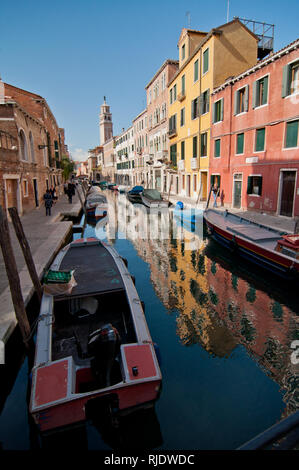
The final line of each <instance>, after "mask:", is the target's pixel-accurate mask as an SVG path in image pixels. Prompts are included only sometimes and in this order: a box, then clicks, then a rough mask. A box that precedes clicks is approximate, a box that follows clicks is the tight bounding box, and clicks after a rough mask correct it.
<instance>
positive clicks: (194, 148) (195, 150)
mask: <svg viewBox="0 0 299 470" xmlns="http://www.w3.org/2000/svg"><path fill="white" fill-rule="evenodd" d="M196 157H197V137H193V158H196Z"/></svg>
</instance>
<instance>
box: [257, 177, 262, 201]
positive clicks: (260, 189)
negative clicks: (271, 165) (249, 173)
mask: <svg viewBox="0 0 299 470" xmlns="http://www.w3.org/2000/svg"><path fill="white" fill-rule="evenodd" d="M262 186H263V177H262V176H260V177H259V192H258V195H259V196H261V195H262Z"/></svg>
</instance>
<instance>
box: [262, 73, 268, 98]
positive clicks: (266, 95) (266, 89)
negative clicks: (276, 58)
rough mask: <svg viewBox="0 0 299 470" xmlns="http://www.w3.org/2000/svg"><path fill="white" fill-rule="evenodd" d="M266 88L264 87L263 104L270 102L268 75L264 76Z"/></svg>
mask: <svg viewBox="0 0 299 470" xmlns="http://www.w3.org/2000/svg"><path fill="white" fill-rule="evenodd" d="M263 82H264V88H263V97H262V104H267V102H268V76H267V77H264V78H263Z"/></svg>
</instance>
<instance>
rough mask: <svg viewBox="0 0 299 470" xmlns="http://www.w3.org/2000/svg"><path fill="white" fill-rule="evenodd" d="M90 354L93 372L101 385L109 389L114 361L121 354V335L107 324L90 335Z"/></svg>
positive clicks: (88, 346)
mask: <svg viewBox="0 0 299 470" xmlns="http://www.w3.org/2000/svg"><path fill="white" fill-rule="evenodd" d="M87 348H88V354H89V356H92V359H91V370H92V373H93V375H94V377H95V379H96V381H97V382H98V383H99V385H101V386H103V387H108V386H109V385H110V376H111V371H112V366H113V363H114V360H115V358H116V356H117V354H118V353H119V348H120V335H119V333H118V331H117V329H116V328H114V326H112V325H111V323H107V324H106V325H104V326H102V327H101V328H99V329H98V330H96V331H94V332H93V333H91V334H90V335H89V339H88V345H87Z"/></svg>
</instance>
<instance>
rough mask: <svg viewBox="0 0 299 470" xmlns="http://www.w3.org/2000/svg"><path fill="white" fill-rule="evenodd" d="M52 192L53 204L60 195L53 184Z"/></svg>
mask: <svg viewBox="0 0 299 470" xmlns="http://www.w3.org/2000/svg"><path fill="white" fill-rule="evenodd" d="M50 193H51V196H52V202H53V204H55V202H56V201H57V199H58V197H57V195H56V189H55V186H51V188H50Z"/></svg>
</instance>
